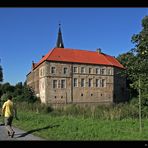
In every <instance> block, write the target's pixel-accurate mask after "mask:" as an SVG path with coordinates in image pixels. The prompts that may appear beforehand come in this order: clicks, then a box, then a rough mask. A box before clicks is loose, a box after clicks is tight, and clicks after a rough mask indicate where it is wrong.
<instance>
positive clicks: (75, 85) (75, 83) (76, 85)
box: [74, 78, 78, 87]
mask: <svg viewBox="0 0 148 148" xmlns="http://www.w3.org/2000/svg"><path fill="white" fill-rule="evenodd" d="M74 87H78V79H77V78H74Z"/></svg>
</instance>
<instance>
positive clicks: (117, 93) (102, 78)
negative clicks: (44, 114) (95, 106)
mask: <svg viewBox="0 0 148 148" xmlns="http://www.w3.org/2000/svg"><path fill="white" fill-rule="evenodd" d="M124 70H125V68H124V67H123V65H121V64H120V63H119V62H118V61H117V59H115V58H114V57H113V56H110V55H107V54H105V53H102V52H101V49H97V50H96V51H87V50H80V49H72V48H65V47H64V43H63V40H62V33H61V28H60V26H59V32H58V38H57V43H56V47H55V48H53V49H52V50H50V51H49V52H48V53H47V54H46V55H45V56H44V57H42V58H41V60H40V61H39V62H37V63H34V62H33V63H32V69H31V71H30V72H29V73H28V74H27V76H26V82H27V85H28V86H29V87H31V88H32V90H33V91H34V92H35V94H36V95H37V96H39V97H40V99H41V102H42V103H116V102H124V101H126V100H127V89H126V78H125V77H123V76H121V73H120V72H122V71H124Z"/></svg>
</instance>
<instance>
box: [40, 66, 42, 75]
mask: <svg viewBox="0 0 148 148" xmlns="http://www.w3.org/2000/svg"><path fill="white" fill-rule="evenodd" d="M41 76H42V68H41V69H40V77H41Z"/></svg>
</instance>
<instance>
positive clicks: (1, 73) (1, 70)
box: [0, 65, 3, 82]
mask: <svg viewBox="0 0 148 148" xmlns="http://www.w3.org/2000/svg"><path fill="white" fill-rule="evenodd" d="M2 81H3V69H2V66H1V65H0V82H2Z"/></svg>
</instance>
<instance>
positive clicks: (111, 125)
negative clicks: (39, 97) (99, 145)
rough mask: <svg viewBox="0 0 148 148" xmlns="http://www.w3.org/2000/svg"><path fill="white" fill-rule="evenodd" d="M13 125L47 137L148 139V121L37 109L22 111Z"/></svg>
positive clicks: (64, 138)
mask: <svg viewBox="0 0 148 148" xmlns="http://www.w3.org/2000/svg"><path fill="white" fill-rule="evenodd" d="M18 118H19V120H18V121H17V120H16V119H14V123H13V125H14V126H16V127H19V128H21V129H24V130H26V131H29V132H30V133H32V134H34V135H38V136H40V137H43V138H45V139H47V140H60V141H61V140H64V141H65V140H66V141H67V140H68V141H69V140H70V141H71V140H91V141H92V140H101V141H102V140H119V141H120V140H147V139H148V120H147V119H143V120H142V126H143V127H142V132H141V133H140V132H139V121H138V120H137V119H135V120H134V119H124V120H101V119H93V118H83V117H81V116H78V117H74V116H53V115H51V114H50V113H49V114H41V113H35V112H22V111H19V112H18Z"/></svg>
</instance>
